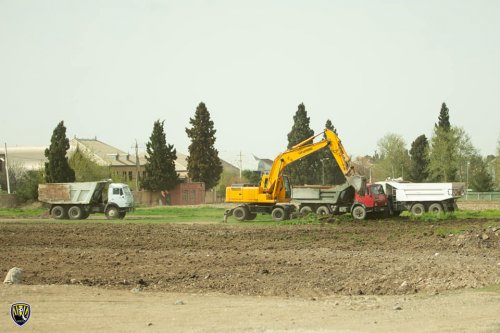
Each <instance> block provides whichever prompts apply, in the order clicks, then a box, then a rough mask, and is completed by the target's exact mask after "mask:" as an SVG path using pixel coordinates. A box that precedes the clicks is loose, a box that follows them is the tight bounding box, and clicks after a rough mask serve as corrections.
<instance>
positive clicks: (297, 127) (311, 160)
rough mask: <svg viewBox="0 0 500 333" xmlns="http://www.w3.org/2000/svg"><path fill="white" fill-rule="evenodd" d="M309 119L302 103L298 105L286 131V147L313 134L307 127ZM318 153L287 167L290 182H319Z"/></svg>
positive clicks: (319, 165) (297, 183)
mask: <svg viewBox="0 0 500 333" xmlns="http://www.w3.org/2000/svg"><path fill="white" fill-rule="evenodd" d="M309 124H310V119H309V117H308V116H307V111H306V107H305V106H304V103H301V104H300V105H299V106H298V110H297V112H296V113H295V115H294V116H293V126H292V130H291V131H290V133H288V148H291V147H293V146H295V145H296V144H298V143H300V142H302V141H304V140H306V139H307V138H309V137H311V136H313V135H314V131H313V130H312V129H311V128H310V127H309ZM320 163H321V162H320V155H319V154H312V155H310V156H307V157H305V158H303V159H301V160H299V161H296V162H295V163H293V164H290V165H289V166H288V167H287V170H286V173H287V174H288V177H289V179H290V181H291V183H292V184H296V185H299V184H300V185H301V184H321V164H320Z"/></svg>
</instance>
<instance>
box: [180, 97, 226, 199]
mask: <svg viewBox="0 0 500 333" xmlns="http://www.w3.org/2000/svg"><path fill="white" fill-rule="evenodd" d="M189 123H190V124H191V128H186V133H187V135H188V137H189V138H190V139H191V144H190V145H189V148H188V149H189V156H188V157H187V163H188V165H187V169H188V175H189V177H190V178H191V179H192V180H193V181H199V182H204V183H205V188H206V189H211V188H213V187H214V186H215V185H217V183H218V181H219V179H220V177H221V174H222V162H221V160H220V158H219V152H218V151H217V149H215V147H214V145H215V140H216V138H215V133H216V130H215V128H214V122H213V121H212V120H210V113H209V112H208V110H207V107H206V106H205V103H203V102H201V103H200V104H199V105H198V107H197V108H196V112H195V114H194V118H190V119H189Z"/></svg>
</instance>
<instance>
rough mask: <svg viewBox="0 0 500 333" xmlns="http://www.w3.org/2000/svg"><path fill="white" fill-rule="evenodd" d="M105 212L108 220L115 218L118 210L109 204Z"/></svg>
mask: <svg viewBox="0 0 500 333" xmlns="http://www.w3.org/2000/svg"><path fill="white" fill-rule="evenodd" d="M105 214H106V218H107V219H108V220H115V219H117V218H119V214H120V212H119V211H118V208H116V207H114V206H111V207H108V208H107V209H106V212H105Z"/></svg>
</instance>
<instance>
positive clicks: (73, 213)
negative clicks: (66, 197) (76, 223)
mask: <svg viewBox="0 0 500 333" xmlns="http://www.w3.org/2000/svg"><path fill="white" fill-rule="evenodd" d="M68 216H69V219H70V220H81V219H82V218H83V210H82V208H81V207H80V206H71V207H70V208H69V209H68Z"/></svg>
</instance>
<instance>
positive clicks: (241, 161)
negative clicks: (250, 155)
mask: <svg viewBox="0 0 500 333" xmlns="http://www.w3.org/2000/svg"><path fill="white" fill-rule="evenodd" d="M239 157H240V160H239V162H240V163H239V166H240V182H241V169H243V155H242V154H241V150H240V155H239Z"/></svg>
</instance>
